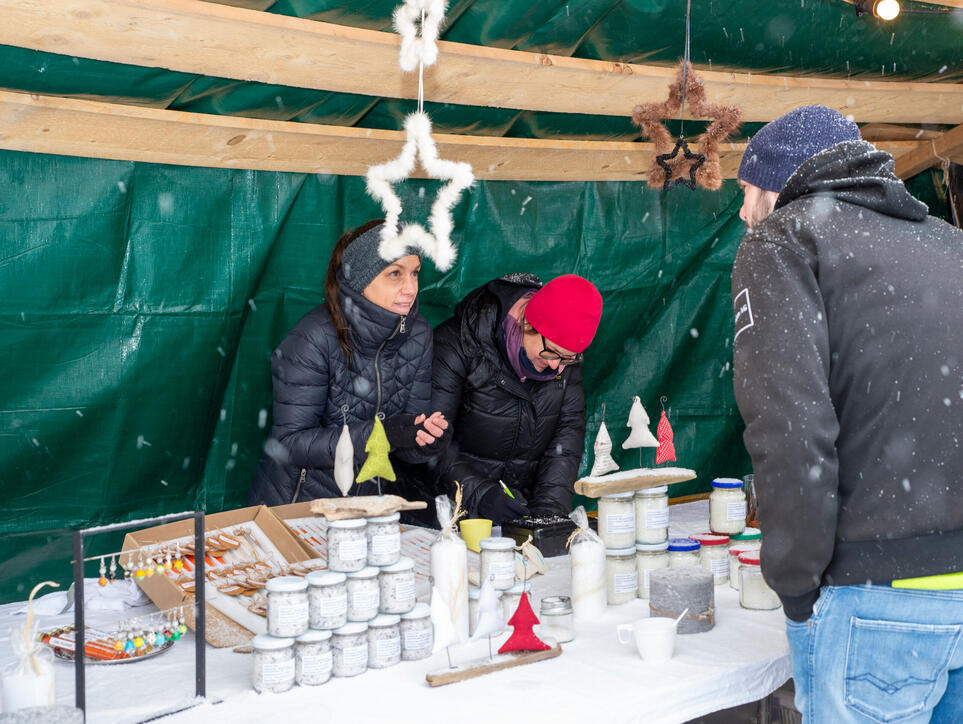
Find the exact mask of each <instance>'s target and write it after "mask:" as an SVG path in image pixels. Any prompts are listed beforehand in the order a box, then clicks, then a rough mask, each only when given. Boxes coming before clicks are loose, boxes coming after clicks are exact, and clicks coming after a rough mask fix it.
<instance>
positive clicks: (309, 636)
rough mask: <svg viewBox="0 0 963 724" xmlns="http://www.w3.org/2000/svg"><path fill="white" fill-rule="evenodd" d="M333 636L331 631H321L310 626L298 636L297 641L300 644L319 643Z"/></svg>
mask: <svg viewBox="0 0 963 724" xmlns="http://www.w3.org/2000/svg"><path fill="white" fill-rule="evenodd" d="M329 638H331V632H330V631H319V630H318V629H315V628H309V629H308V630H307V631H305V632H304V633H303V634H301V635H300V636H298V638H297V642H298V643H299V644H317V643H320V642H322V641H327V640H328V639H329Z"/></svg>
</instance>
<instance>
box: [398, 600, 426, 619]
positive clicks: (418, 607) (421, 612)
mask: <svg viewBox="0 0 963 724" xmlns="http://www.w3.org/2000/svg"><path fill="white" fill-rule="evenodd" d="M430 615H431V606H429V605H428V604H427V603H416V604H415V607H414V608H413V609H411V610H410V611H408V613H403V614H401V620H402V621H410V620H411V619H414V618H428V617H429V616H430Z"/></svg>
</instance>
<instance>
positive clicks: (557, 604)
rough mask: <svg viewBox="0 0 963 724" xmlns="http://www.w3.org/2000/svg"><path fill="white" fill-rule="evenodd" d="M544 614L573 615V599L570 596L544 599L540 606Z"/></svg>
mask: <svg viewBox="0 0 963 724" xmlns="http://www.w3.org/2000/svg"><path fill="white" fill-rule="evenodd" d="M540 608H541V611H542V614H546V613H555V614H559V613H571V611H572V599H571V598H569V597H568V596H549V597H548V598H543V599H542V602H541V604H540Z"/></svg>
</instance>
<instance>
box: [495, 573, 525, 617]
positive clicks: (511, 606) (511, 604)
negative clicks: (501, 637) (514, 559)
mask: <svg viewBox="0 0 963 724" xmlns="http://www.w3.org/2000/svg"><path fill="white" fill-rule="evenodd" d="M525 585H526V584H525V581H515V583H513V584H512V587H511V588H509V589H508V590H506V591H502V595H501V602H502V613H504V614H505V620H506V621H507V620H508V619H510V618H511V617H512V616H514V615H515V610H516V609H517V608H518V604H519V602H520V601H521V600H522V594H523V593H525V590H526V588H525Z"/></svg>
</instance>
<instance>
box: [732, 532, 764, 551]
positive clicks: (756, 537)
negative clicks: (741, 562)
mask: <svg viewBox="0 0 963 724" xmlns="http://www.w3.org/2000/svg"><path fill="white" fill-rule="evenodd" d="M747 543H754V544H757V543H762V531H761V530H759V529H758V528H750V527H749V526H746V527H745V529H744V530H743V531H742V533H734V534H733V535H730V536H729V549H730V550H732V549H733V548H734V547H736V546H741V545H745V544H747Z"/></svg>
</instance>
